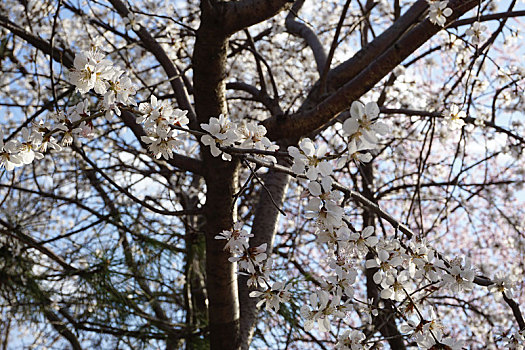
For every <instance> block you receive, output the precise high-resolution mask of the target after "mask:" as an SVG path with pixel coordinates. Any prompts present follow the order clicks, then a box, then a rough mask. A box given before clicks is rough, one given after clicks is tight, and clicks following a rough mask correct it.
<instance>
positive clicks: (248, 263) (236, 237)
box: [215, 222, 290, 312]
mask: <svg viewBox="0 0 525 350" xmlns="http://www.w3.org/2000/svg"><path fill="white" fill-rule="evenodd" d="M250 237H253V235H252V234H250V233H248V231H246V230H245V229H244V228H243V224H242V223H241V222H237V223H235V224H234V226H233V229H231V230H225V231H222V232H221V233H220V234H219V235H217V236H215V239H224V240H226V241H227V242H226V244H225V245H224V250H229V252H230V254H231V257H230V258H229V259H228V260H229V261H230V262H232V263H237V266H238V269H239V272H238V273H239V274H242V275H246V276H248V280H247V285H248V287H250V288H257V289H262V290H255V291H252V292H251V293H250V296H251V297H252V298H261V300H259V302H258V303H257V307H260V306H261V305H263V304H266V309H267V310H274V311H275V312H277V311H278V310H279V306H280V304H281V303H283V302H286V301H287V300H288V299H289V297H290V292H289V289H290V284H288V285H285V284H284V283H282V282H274V283H270V275H269V273H270V271H271V268H272V259H271V258H268V256H267V254H266V250H267V246H268V245H267V244H266V243H264V244H261V245H260V246H258V247H250V244H249V238H250Z"/></svg>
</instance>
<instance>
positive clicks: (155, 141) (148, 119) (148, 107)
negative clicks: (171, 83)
mask: <svg viewBox="0 0 525 350" xmlns="http://www.w3.org/2000/svg"><path fill="white" fill-rule="evenodd" d="M139 112H140V113H142V116H140V117H138V118H137V123H141V124H143V125H144V131H145V132H146V136H142V137H141V140H142V141H143V142H144V143H146V144H148V150H149V151H150V152H151V153H152V154H153V155H154V156H155V158H157V159H159V158H160V157H161V156H162V157H164V158H165V159H170V158H172V157H173V149H174V148H177V147H178V146H180V145H182V144H183V142H182V140H180V138H179V134H180V132H179V131H178V130H177V129H175V128H173V126H177V127H183V126H186V125H188V123H189V119H188V117H186V114H187V113H188V112H187V111H182V110H180V109H178V108H173V106H172V105H171V103H169V102H168V101H166V100H164V101H162V102H161V103H159V101H158V100H157V98H156V97H155V96H154V95H151V97H150V102H149V103H148V102H144V103H141V104H140V105H139Z"/></svg>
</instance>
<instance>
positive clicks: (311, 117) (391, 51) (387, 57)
mask: <svg viewBox="0 0 525 350" xmlns="http://www.w3.org/2000/svg"><path fill="white" fill-rule="evenodd" d="M423 2H424V3H426V2H425V1H423ZM477 4H478V1H474V0H470V1H459V0H456V1H454V2H453V3H451V4H450V7H451V8H452V9H453V11H454V12H453V15H452V16H451V17H450V21H452V20H455V19H456V18H458V17H459V16H460V15H462V14H463V13H465V12H466V11H468V10H470V9H471V8H473V7H474V6H476V5H477ZM421 6H423V4H422V2H421V1H418V2H417V3H416V4H414V5H413V6H412V9H413V8H416V9H417V8H419V7H421ZM425 6H426V5H425ZM412 9H411V10H412ZM423 9H424V8H423ZM411 10H409V12H411ZM405 16H406V14H405ZM405 16H403V17H401V18H400V19H399V21H401V20H402V19H405V21H407V22H408V20H407V19H406V17H405ZM416 21H417V18H412V22H411V24H414V23H417V22H416ZM394 26H396V24H394ZM394 26H393V27H394ZM439 30H440V27H438V26H435V25H433V24H432V23H431V22H430V21H429V20H428V19H427V20H425V21H423V22H421V23H419V24H417V25H415V27H413V28H412V29H410V30H409V31H408V32H407V33H406V34H404V35H403V36H402V37H401V38H400V39H399V40H397V41H396V42H394V43H389V47H388V48H387V49H386V50H384V51H383V52H382V53H381V54H379V55H378V56H375V55H374V56H373V57H369V59H370V61H371V63H370V64H368V66H367V67H366V68H365V69H363V70H361V72H360V73H358V74H357V75H356V76H355V77H353V78H351V80H349V81H348V82H346V83H345V84H344V85H343V86H341V88H339V89H338V90H337V91H336V92H334V93H333V94H331V95H330V96H329V97H327V98H326V99H325V100H324V101H322V102H321V103H319V104H318V105H317V106H315V107H314V108H312V109H310V110H308V111H306V112H299V113H296V114H294V115H291V116H289V117H287V118H278V117H271V118H269V119H267V120H266V121H265V122H264V126H265V127H266V129H267V130H268V136H269V137H270V138H271V139H273V140H276V139H280V138H295V137H300V136H302V135H305V134H308V133H309V132H312V131H315V130H317V129H319V128H321V127H323V125H325V124H327V123H329V122H330V121H331V120H332V119H334V118H336V117H337V115H338V114H339V113H341V111H343V110H344V109H345V108H347V107H348V105H349V104H350V102H349V101H353V100H356V99H358V98H359V97H360V96H362V95H363V94H365V93H366V92H368V91H369V90H370V89H371V88H373V87H374V86H375V84H377V83H378V82H379V81H380V80H381V79H383V78H384V77H385V76H386V75H387V74H388V73H389V72H391V71H392V70H393V69H394V68H395V67H396V66H397V65H399V64H400V63H401V62H402V61H403V60H404V59H406V58H407V57H409V56H410V55H411V54H412V53H413V52H414V51H415V50H417V49H418V48H419V47H420V46H421V45H423V44H424V43H425V42H426V41H427V40H428V39H430V38H431V37H432V36H433V35H434V34H436V33H437V32H438V31H439ZM387 32H388V31H387ZM379 38H380V37H378V39H379ZM378 39H376V40H378ZM376 40H375V41H376ZM375 41H374V42H375ZM374 42H372V44H373V43H374ZM372 44H371V45H372ZM372 51H376V50H372ZM357 55H359V53H358V54H357ZM357 55H356V56H357ZM367 56H368V55H367V54H366V53H364V54H362V57H367ZM360 61H361V60H360ZM367 61H368V60H367ZM362 64H363V62H361V65H362ZM343 65H344V64H343ZM337 70H338V69H337V68H336V69H334V70H333V71H337ZM342 73H346V74H344V75H345V76H348V74H347V73H348V72H342Z"/></svg>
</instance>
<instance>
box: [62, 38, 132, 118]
mask: <svg viewBox="0 0 525 350" xmlns="http://www.w3.org/2000/svg"><path fill="white" fill-rule="evenodd" d="M73 64H74V68H73V69H72V70H71V71H70V72H69V79H70V82H71V83H72V84H73V85H75V86H76V90H77V91H78V92H80V93H81V94H86V93H88V92H89V91H91V89H93V90H94V91H95V92H96V93H97V94H99V95H103V96H104V99H103V102H102V105H103V107H104V109H105V110H106V118H108V119H110V118H111V116H112V115H113V113H116V114H117V115H120V109H119V105H124V106H129V105H132V106H135V105H136V102H135V100H134V99H133V96H134V95H135V93H136V88H135V86H134V85H133V84H132V82H131V79H130V78H129V77H127V76H126V75H124V70H122V69H120V68H117V67H115V66H113V64H112V63H111V61H109V60H108V59H106V58H104V54H103V53H102V52H100V51H99V50H98V49H97V48H92V49H91V50H89V51H82V52H80V53H79V54H78V55H76V56H75V60H74V63H73Z"/></svg>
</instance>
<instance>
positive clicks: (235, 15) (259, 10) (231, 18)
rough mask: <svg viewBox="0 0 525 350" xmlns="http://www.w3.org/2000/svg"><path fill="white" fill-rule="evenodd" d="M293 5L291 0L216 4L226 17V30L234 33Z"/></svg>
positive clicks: (260, 0)
mask: <svg viewBox="0 0 525 350" xmlns="http://www.w3.org/2000/svg"><path fill="white" fill-rule="evenodd" d="M290 5H291V3H290V1H289V0H242V1H230V2H226V3H220V4H218V5H215V6H217V7H218V11H217V13H218V14H220V15H221V16H222V18H223V19H224V30H225V32H226V33H229V34H233V33H235V32H238V31H239V30H242V29H244V28H247V27H250V26H252V25H254V24H257V23H260V22H262V21H264V20H266V19H268V18H271V17H273V16H275V15H276V14H278V13H279V12H281V11H283V10H285V9H286V8H288V7H289V6H290Z"/></svg>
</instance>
